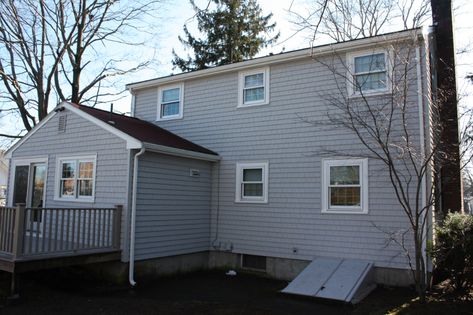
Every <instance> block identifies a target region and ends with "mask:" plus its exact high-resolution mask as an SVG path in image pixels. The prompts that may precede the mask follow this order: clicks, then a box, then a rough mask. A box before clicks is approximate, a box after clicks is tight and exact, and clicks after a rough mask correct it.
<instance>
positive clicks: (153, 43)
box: [0, 0, 473, 132]
mask: <svg viewBox="0 0 473 315" xmlns="http://www.w3.org/2000/svg"><path fill="white" fill-rule="evenodd" d="M196 3H197V4H198V5H199V6H200V7H205V5H206V4H207V0H196ZM453 3H454V7H455V8H456V9H455V22H454V23H455V29H456V49H457V50H465V51H467V52H465V53H462V54H459V55H458V56H457V77H458V79H459V80H458V89H459V93H460V95H462V96H464V95H473V85H472V84H470V83H468V82H467V81H466V80H464V79H463V78H464V77H465V75H466V74H467V73H468V72H473V53H472V51H473V36H471V34H472V33H473V20H472V18H471V17H472V16H473V1H471V0H453ZM259 4H260V6H261V8H262V9H263V13H264V14H268V13H271V12H272V13H273V20H274V21H276V22H277V27H276V28H277V29H278V31H280V33H281V37H280V40H279V42H278V43H276V44H275V45H273V46H270V47H267V48H266V49H264V50H263V51H261V53H260V54H259V55H260V56H262V55H267V54H269V53H271V52H273V53H279V52H281V51H282V50H283V49H284V50H285V51H290V50H294V49H299V48H304V47H309V46H310V41H311V37H312V34H311V33H309V32H300V33H297V34H295V32H296V27H295V26H294V25H293V24H292V23H291V20H293V19H294V18H293V17H291V15H290V14H289V12H288V10H289V9H291V10H293V11H296V12H298V13H300V14H302V15H305V14H307V13H308V12H310V1H309V0H287V1H274V0H259ZM193 16H194V11H193V10H192V7H191V5H190V4H189V2H188V1H186V0H179V1H167V2H164V4H163V5H161V9H160V10H159V13H158V16H149V17H147V18H146V19H145V20H144V22H145V23H144V25H146V24H147V23H149V24H150V26H147V29H148V35H150V34H152V36H151V37H148V40H147V41H146V43H144V44H143V45H140V46H139V47H130V48H126V49H129V50H130V52H129V54H128V55H127V58H129V60H130V65H131V64H132V63H133V61H136V60H145V59H153V64H151V65H150V66H149V67H146V68H145V69H142V70H140V71H138V72H135V73H131V74H127V75H125V76H122V77H112V78H111V79H110V81H109V84H110V90H112V91H120V90H123V89H124V87H125V84H126V83H131V82H136V81H141V80H146V79H151V78H155V77H159V76H164V75H169V74H170V73H172V72H174V73H176V72H179V71H178V70H174V71H173V69H172V64H171V60H172V53H171V52H172V49H173V48H174V49H175V50H176V52H177V53H178V54H179V55H180V56H185V55H186V53H187V52H184V50H183V47H182V45H181V43H180V42H179V41H178V35H179V34H181V35H182V34H183V31H182V26H183V25H184V23H187V25H188V28H189V30H190V31H191V33H192V34H195V33H196V22H195V19H192V17H193ZM393 24H394V23H393ZM397 29H398V27H396V25H393V26H392V30H397ZM127 35H128V36H130V34H124V36H127ZM132 36H136V34H134V35H132ZM318 43H322V42H318ZM120 51H123V48H122V47H111V46H108V47H104V49H103V51H99V52H98V54H99V55H98V58H99V59H100V58H101V59H103V60H106V59H109V58H113V54H114V52H120ZM104 54H105V55H104ZM123 95H124V97H123V98H121V99H120V100H113V103H114V108H115V109H116V110H117V111H120V112H129V110H130V101H131V97H130V96H129V95H128V93H126V92H125V93H124V94H123ZM471 99H472V97H471V96H469V97H463V98H462V101H463V102H464V103H467V102H471ZM111 102H112V100H110V103H111ZM99 107H100V108H103V109H109V102H107V103H106V104H103V105H101V106H99ZM15 125H16V122H15V120H14V119H3V120H2V125H1V126H0V132H2V131H7V132H8V131H11V130H12V129H14V128H15Z"/></svg>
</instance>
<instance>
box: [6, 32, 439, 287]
mask: <svg viewBox="0 0 473 315" xmlns="http://www.w3.org/2000/svg"><path fill="white" fill-rule="evenodd" d="M410 47H414V50H413V53H410V52H407V50H409V48H410ZM428 49H429V46H428V41H427V40H426V37H425V34H422V30H420V29H415V30H410V31H403V32H397V33H391V34H387V35H382V36H376V37H372V38H365V39H359V40H353V41H349V42H343V43H337V44H331V45H324V46H319V47H313V48H309V49H302V50H296V51H291V52H285V53H280V54H275V55H269V56H266V57H261V58H255V59H252V60H247V61H243V62H238V63H234V64H229V65H224V66H219V67H214V68H209V69H205V70H199V71H194V72H188V73H182V74H178V75H171V76H167V77H161V78H157V79H152V80H147V81H142V82H137V83H132V84H129V85H128V86H127V88H128V90H129V91H130V92H131V94H132V107H131V108H132V117H127V116H123V115H117V114H114V113H109V112H107V111H102V110H98V109H94V108H90V107H86V106H81V105H76V104H70V103H67V102H64V103H61V104H59V105H58V107H57V108H56V109H55V110H54V111H52V112H51V113H50V114H49V115H48V116H47V117H46V118H45V119H44V120H43V121H42V122H41V123H40V124H38V126H36V127H35V128H34V129H33V130H32V131H31V132H29V133H28V134H27V135H26V136H25V137H24V138H23V139H22V140H21V141H19V142H18V143H17V144H15V145H14V146H13V147H12V148H11V149H10V150H8V152H7V154H6V156H7V157H8V158H9V159H10V183H9V192H8V202H7V205H8V206H10V207H13V206H14V205H15V204H17V203H25V204H26V207H27V208H28V207H42V208H63V209H64V208H110V207H114V206H115V205H122V206H123V214H122V219H121V238H120V246H119V248H120V250H121V256H120V260H121V262H122V263H124V265H125V264H126V263H127V264H130V281H131V282H134V277H135V276H134V271H135V269H136V270H137V273H138V276H139V275H140V274H141V273H146V272H156V273H166V272H175V271H179V270H189V269H193V268H209V267H210V268H213V267H232V268H233V267H241V268H249V269H252V270H259V271H262V272H266V273H267V274H269V275H271V276H274V277H278V278H284V279H293V278H294V277H295V276H296V275H297V274H298V273H299V272H300V271H301V270H302V269H303V268H304V267H305V266H307V264H308V263H309V262H310V261H312V260H313V259H314V258H317V257H330V258H344V259H355V260H364V261H369V262H371V263H372V264H373V265H374V270H375V272H374V277H375V280H376V281H377V282H378V283H388V284H406V283H409V282H412V279H411V278H410V276H411V274H410V272H409V264H408V260H407V258H406V256H405V252H404V249H403V248H401V247H400V246H399V245H398V244H395V243H393V242H390V241H389V240H390V235H391V234H390V233H391V232H395V231H405V230H408V229H409V223H408V221H407V218H406V216H405V214H404V213H403V211H402V210H401V207H400V205H399V201H398V199H397V198H396V195H395V193H394V191H393V188H392V184H391V183H390V180H389V174H388V170H387V169H386V166H385V165H384V164H383V163H382V162H381V161H379V160H377V159H375V158H371V157H370V156H369V154H368V153H367V152H366V148H365V147H364V146H363V145H362V144H361V143H360V140H359V138H358V137H357V136H356V135H355V134H354V133H353V132H351V131H350V130H348V129H344V128H341V127H339V126H331V125H330V117H329V116H330V113H333V111H334V109H333V108H332V107H331V104H332V102H333V100H334V99H340V100H343V101H346V102H356V101H359V100H360V99H363V100H367V101H368V102H371V101H373V102H376V101H379V100H383V99H386V98H387V99H389V98H391V97H392V95H393V93H395V91H394V89H396V87H394V88H393V84H392V82H393V80H394V79H395V78H396V76H402V74H400V73H398V72H396V71H395V70H393V69H394V68H393V67H394V65H396V64H397V65H399V63H402V62H404V63H406V64H408V65H409V67H404V68H403V69H405V71H406V72H405V77H408V78H410V80H409V81H405V82H408V84H407V85H406V88H407V89H408V90H409V91H408V93H407V94H406V95H407V99H406V100H407V102H408V104H409V108H410V109H409V115H410V117H409V119H410V120H409V121H410V122H411V124H410V125H409V127H408V128H410V130H411V135H412V139H411V140H412V141H413V142H415V143H418V144H419V147H422V148H423V147H424V144H425V143H428V142H429V139H428V137H429V135H430V132H429V129H428V128H429V126H428V115H429V104H430V103H429V101H430V95H429V91H430V89H429V79H430V77H429V69H428V68H429V65H428ZM426 122H427V123H426ZM399 128H401V126H399ZM40 215H41V214H40ZM42 215H43V219H42V221H41V219H40V218H38V216H37V215H36V216H35V215H33V214H31V215H30V220H33V221H35V224H36V225H37V226H38V230H41V229H42V232H41V233H43V234H38V235H39V237H41V235H46V234H47V233H49V232H48V231H50V230H51V229H49V230H48V228H47V227H46V225H47V223H48V222H49V224H50V225H54V224H56V225H58V224H61V225H63V226H64V225H66V226H69V227H70V228H67V233H72V234H73V233H76V234H77V233H79V234H80V231H79V232H78V231H77V229H78V228H76V231H75V232H74V231H73V230H74V229H73V227H74V223H72V222H73V221H72V219H70V221H69V218H68V217H65V219H61V217H60V216H59V217H58V216H56V218H55V219H53V220H48V218H47V217H45V216H47V212H43V214H42ZM84 215H85V214H83V216H84ZM74 218H76V217H74ZM27 220H28V219H27ZM61 220H62V221H61ZM64 220H66V221H67V223H66V224H65V223H64ZM81 220H86V221H87V220H88V222H89V223H90V222H93V223H92V226H98V225H100V224H101V223H100V222H101V221H100V220H99V218H97V221H95V217H94V221H92V219H91V218H89V219H87V218H84V217H80V216H79V217H78V219H77V221H81ZM105 221H106V220H105V219H103V220H102V224H103V222H105ZM38 222H40V223H38ZM42 224H45V226H44V227H42ZM75 224H77V222H76V223H75ZM32 226H33V225H32ZM108 228H109V227H107V228H105V229H104V230H103V231H108ZM53 230H54V229H53ZM61 231H63V233H64V234H67V233H66V230H64V228H61V229H60V230H59V234H60V233H61ZM94 231H95V232H97V231H99V232H98V233H99V235H98V236H97V238H98V239H100V233H101V232H100V227H98V228H92V234H94ZM89 232H90V227H89ZM44 233H46V234H44ZM105 233H106V232H103V233H102V234H105ZM56 234H58V233H56ZM72 234H71V235H72ZM47 235H49V236H48V237H50V238H52V234H47ZM56 236H57V235H56ZM43 237H45V236H43ZM89 238H90V237H89ZM71 239H74V237H73V236H71ZM75 240H76V241H77V242H82V241H85V240H84V238H83V237H76V238H75ZM67 241H68V242H70V239H69V238H68V239H67ZM408 244H409V243H408ZM33 247H34V246H33ZM125 266H126V265H125Z"/></svg>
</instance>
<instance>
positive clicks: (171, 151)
mask: <svg viewBox="0 0 473 315" xmlns="http://www.w3.org/2000/svg"><path fill="white" fill-rule="evenodd" d="M143 146H144V147H145V148H146V149H147V150H148V151H153V152H157V153H162V154H168V155H174V156H180V157H185V158H191V159H197V160H204V161H210V162H216V161H219V160H220V156H218V155H214V154H208V153H201V152H196V151H190V150H183V149H178V148H173V147H168V146H164V145H160V144H154V143H148V142H144V143H143Z"/></svg>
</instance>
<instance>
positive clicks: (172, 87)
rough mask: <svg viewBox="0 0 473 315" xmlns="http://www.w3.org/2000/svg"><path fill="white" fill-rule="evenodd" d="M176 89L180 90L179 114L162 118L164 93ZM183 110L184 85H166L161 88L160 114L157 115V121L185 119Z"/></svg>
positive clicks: (159, 97)
mask: <svg viewBox="0 0 473 315" xmlns="http://www.w3.org/2000/svg"><path fill="white" fill-rule="evenodd" d="M176 88H179V114H177V115H171V116H166V117H161V109H162V108H161V107H162V106H161V105H162V104H161V100H162V95H163V91H165V90H172V89H176ZM183 110H184V83H179V84H173V85H165V86H160V87H159V88H158V112H157V115H156V121H165V120H173V119H182V118H183V117H184V115H183Z"/></svg>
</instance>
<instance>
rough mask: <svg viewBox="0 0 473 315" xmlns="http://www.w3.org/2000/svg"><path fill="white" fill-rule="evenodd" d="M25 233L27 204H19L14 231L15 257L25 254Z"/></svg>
mask: <svg viewBox="0 0 473 315" xmlns="http://www.w3.org/2000/svg"><path fill="white" fill-rule="evenodd" d="M24 232H25V204H24V203H18V204H17V205H16V209H15V225H14V230H13V250H12V252H13V257H14V258H17V257H19V256H21V254H22V253H23V237H24V234H25V233H24Z"/></svg>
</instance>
